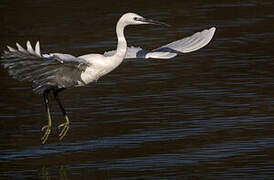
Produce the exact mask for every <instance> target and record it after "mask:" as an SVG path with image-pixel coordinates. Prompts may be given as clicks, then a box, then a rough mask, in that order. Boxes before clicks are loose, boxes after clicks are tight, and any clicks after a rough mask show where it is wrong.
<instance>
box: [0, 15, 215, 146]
mask: <svg viewBox="0 0 274 180" xmlns="http://www.w3.org/2000/svg"><path fill="white" fill-rule="evenodd" d="M139 24H158V25H166V24H165V23H161V22H157V21H153V20H150V19H146V18H143V17H142V16H140V15H137V14H135V13H126V14H124V15H123V16H122V17H121V18H120V19H119V21H118V23H117V25H116V34H117V39H118V43H117V49H116V50H114V51H108V52H105V53H104V54H103V55H101V54H87V55H83V56H80V57H75V56H73V55H70V54H62V53H50V54H41V52H40V44H39V41H38V42H37V43H36V45H35V48H33V47H32V46H31V43H30V42H29V41H27V43H26V47H27V48H26V49H24V48H23V47H22V46H21V45H20V44H18V43H16V46H17V49H14V48H12V47H9V46H8V51H4V53H3V54H2V64H3V65H4V67H5V68H6V69H7V70H8V72H9V74H10V75H11V76H12V77H13V78H15V79H18V80H21V81H30V82H33V83H34V88H33V90H34V92H36V93H38V94H43V96H44V102H45V106H46V109H47V114H48V125H46V126H44V127H43V128H42V130H46V132H45V134H44V136H43V137H42V138H41V140H42V143H45V142H46V140H47V138H48V136H49V134H50V132H51V114H50V110H49V105H48V103H49V100H48V94H49V93H50V92H53V94H54V98H55V100H56V101H57V103H58V104H59V106H60V109H61V111H62V113H63V115H64V117H65V119H66V122H65V123H63V124H61V125H59V126H58V127H59V128H62V131H61V133H60V134H59V136H60V139H62V138H63V137H64V136H65V135H66V133H67V131H68V129H69V119H68V116H67V113H66V111H65V109H64V108H63V106H62V104H61V101H60V100H59V98H58V93H59V92H61V91H62V90H64V89H67V88H72V87H78V86H84V85H86V84H88V83H91V82H93V81H95V80H97V79H99V78H100V77H102V76H104V75H106V74H108V73H109V72H111V71H112V70H113V69H115V68H116V67H118V66H119V65H120V64H121V62H122V61H123V60H124V59H132V58H145V59H149V58H157V59H169V58H172V57H175V56H176V55H178V54H180V53H188V52H192V51H195V50H198V49H200V48H202V47H204V46H205V45H207V44H208V43H209V42H210V40H211V39H212V37H213V35H214V32H215V28H214V27H213V28H211V29H209V30H204V31H202V32H197V33H195V34H193V35H192V36H190V37H187V38H183V39H180V40H178V41H174V42H172V43H170V44H167V45H164V46H161V47H159V48H157V49H154V50H151V51H148V50H143V49H142V48H140V47H128V46H127V42H126V39H125V36H124V29H125V27H126V26H128V25H139Z"/></svg>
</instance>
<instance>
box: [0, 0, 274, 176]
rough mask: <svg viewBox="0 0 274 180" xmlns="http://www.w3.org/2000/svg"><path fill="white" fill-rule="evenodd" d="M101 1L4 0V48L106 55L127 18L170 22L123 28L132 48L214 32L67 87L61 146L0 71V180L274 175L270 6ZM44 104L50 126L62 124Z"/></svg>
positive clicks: (25, 88)
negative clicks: (201, 44)
mask: <svg viewBox="0 0 274 180" xmlns="http://www.w3.org/2000/svg"><path fill="white" fill-rule="evenodd" d="M108 2H110V4H111V8H110V5H107V4H106V2H103V1H102V2H101V1H90V2H86V1H85V2H84V1H81V0H80V1H58V2H55V1H54V2H53V1H52V2H51V1H24V2H21V3H19V2H17V4H15V3H14V2H3V3H2V4H1V5H0V10H1V11H0V16H1V17H3V18H2V19H3V22H4V23H3V26H2V29H3V30H2V31H1V32H0V38H1V42H0V48H1V49H0V50H1V51H2V50H4V47H5V45H11V46H13V45H14V43H15V42H16V41H18V42H19V43H21V44H23V43H24V42H26V41H27V40H31V41H32V42H35V41H37V40H39V41H40V43H41V48H42V51H43V52H45V53H47V52H63V53H71V54H73V55H82V54H87V53H91V52H94V53H103V52H104V51H107V50H112V49H115V46H116V37H115V31H114V27H115V23H116V20H117V19H118V18H119V16H120V15H121V14H123V13H124V12H128V11H132V12H136V13H139V14H141V15H144V16H146V17H150V18H153V19H156V20H159V21H163V22H167V23H169V24H171V25H172V27H171V28H166V27H155V26H140V27H129V28H128V29H127V30H126V35H127V39H128V44H129V46H131V45H134V46H141V47H143V48H145V49H153V48H156V47H159V46H161V45H163V44H166V43H169V42H171V41H173V40H176V39H179V38H182V37H184V36H188V35H191V34H193V33H194V32H196V31H200V30H202V29H205V28H209V27H211V26H216V27H217V31H216V36H215V37H214V39H213V41H212V42H211V43H210V44H209V45H208V46H206V47H205V48H203V49H201V50H199V51H197V52H193V53H190V54H185V55H184V56H179V57H176V58H174V59H172V60H128V61H126V62H124V63H123V64H122V65H121V66H120V67H119V68H117V69H116V70H115V71H114V72H112V73H111V74H110V75H107V76H105V77H104V78H102V79H100V80H99V81H98V82H97V83H95V84H92V85H89V86H87V87H83V88H75V89H71V90H67V91H65V92H64V93H63V94H62V97H61V98H62V100H63V103H64V106H65V107H66V109H67V111H68V112H69V115H70V119H71V122H72V124H71V129H70V132H69V134H68V135H67V136H66V137H65V139H64V140H63V141H62V142H60V141H59V140H58V130H57V129H53V132H52V136H51V137H50V138H49V139H48V142H47V144H45V145H41V144H40V137H41V135H42V134H41V132H40V128H41V127H42V126H43V125H44V124H45V123H46V122H47V121H46V118H47V117H46V113H45V112H44V106H43V100H42V98H41V97H39V96H37V95H35V94H33V93H32V92H31V89H30V86H31V85H30V84H29V83H24V82H18V81H15V80H13V79H12V78H10V77H9V76H8V75H7V72H6V71H5V70H4V69H3V68H1V69H0V81H1V89H0V127H1V131H0V137H1V138H0V164H1V165H2V164H4V166H3V165H2V166H1V165H0V179H80V178H84V179H173V178H174V179H175V178H177V179H182V178H196V179H203V178H205V177H207V178H208V179H216V178H218V179H223V178H226V179H231V178H235V179H238V178H239V177H241V178H246V179H249V178H254V179H273V176H274V165H273V160H274V156H273V154H274V151H273V150H274V143H273V142H274V136H273V129H274V121H273V119H274V114H273V112H274V108H273V107H274V106H273V104H274V98H273V97H274V86H273V79H274V76H273V65H274V64H273V57H274V52H273V48H272V44H273V43H274V42H273V39H274V33H273V32H274V29H273V28H274V26H271V24H273V18H274V14H273V7H274V5H273V3H272V2H265V1H264V2H262V1H252V2H246V1H231V2H229V3H222V2H219V1H211V2H207V3H205V2H204V1H184V2H178V1H176V2H175V1H174V2H173V1H172V2H169V7H168V8H167V4H166V2H162V1H146V2H143V3H142V2H141V1H138V2H137V1H136V2H135V1H130V2H129V1H121V2H119V3H117V2H116V1H115V2H114V1H113V2H112V1H108ZM95 5H96V6H95ZM151 7H153V8H151ZM49 12H50V13H49ZM51 108H52V110H53V123H54V124H53V125H54V127H56V125H57V124H59V123H60V122H62V121H63V117H62V114H61V113H60V112H59V109H58V106H57V105H56V104H54V103H53V104H52V107H51Z"/></svg>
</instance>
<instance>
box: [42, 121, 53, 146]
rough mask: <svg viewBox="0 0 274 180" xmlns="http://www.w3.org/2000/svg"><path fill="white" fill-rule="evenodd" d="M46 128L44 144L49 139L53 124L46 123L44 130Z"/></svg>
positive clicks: (43, 138)
mask: <svg viewBox="0 0 274 180" xmlns="http://www.w3.org/2000/svg"><path fill="white" fill-rule="evenodd" d="M44 130H46V132H45V134H44V135H43V137H42V138H41V141H42V144H45V142H46V141H47V139H48V137H49V134H50V132H51V125H45V126H43V127H42V131H44Z"/></svg>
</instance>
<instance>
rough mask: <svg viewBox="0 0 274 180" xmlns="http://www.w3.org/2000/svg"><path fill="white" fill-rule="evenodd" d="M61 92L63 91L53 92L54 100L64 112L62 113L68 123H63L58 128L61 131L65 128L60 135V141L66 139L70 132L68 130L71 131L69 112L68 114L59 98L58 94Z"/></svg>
mask: <svg viewBox="0 0 274 180" xmlns="http://www.w3.org/2000/svg"><path fill="white" fill-rule="evenodd" d="M61 90H62V89H58V90H55V91H53V94H54V99H55V100H56V102H57V103H58V105H59V107H60V109H61V111H62V113H63V116H64V117H65V119H66V122H65V123H62V124H60V125H59V126H58V128H59V129H60V128H62V127H63V129H62V131H61V133H60V134H59V136H60V138H59V139H60V140H62V139H63V138H64V137H65V135H66V134H67V132H68V130H69V118H68V115H67V112H66V110H65V109H64V107H63V105H62V103H61V101H60V99H59V97H58V93H59V92H60V91H61Z"/></svg>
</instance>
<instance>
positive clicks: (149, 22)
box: [138, 18, 170, 27]
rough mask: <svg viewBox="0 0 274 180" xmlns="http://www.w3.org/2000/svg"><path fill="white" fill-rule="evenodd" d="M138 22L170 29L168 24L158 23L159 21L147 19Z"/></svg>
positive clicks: (140, 19)
mask: <svg viewBox="0 0 274 180" xmlns="http://www.w3.org/2000/svg"><path fill="white" fill-rule="evenodd" d="M138 21H141V22H145V23H147V24H155V25H163V26H167V27H170V25H169V24H166V23H163V22H159V21H155V20H152V19H147V18H139V19H138Z"/></svg>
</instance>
